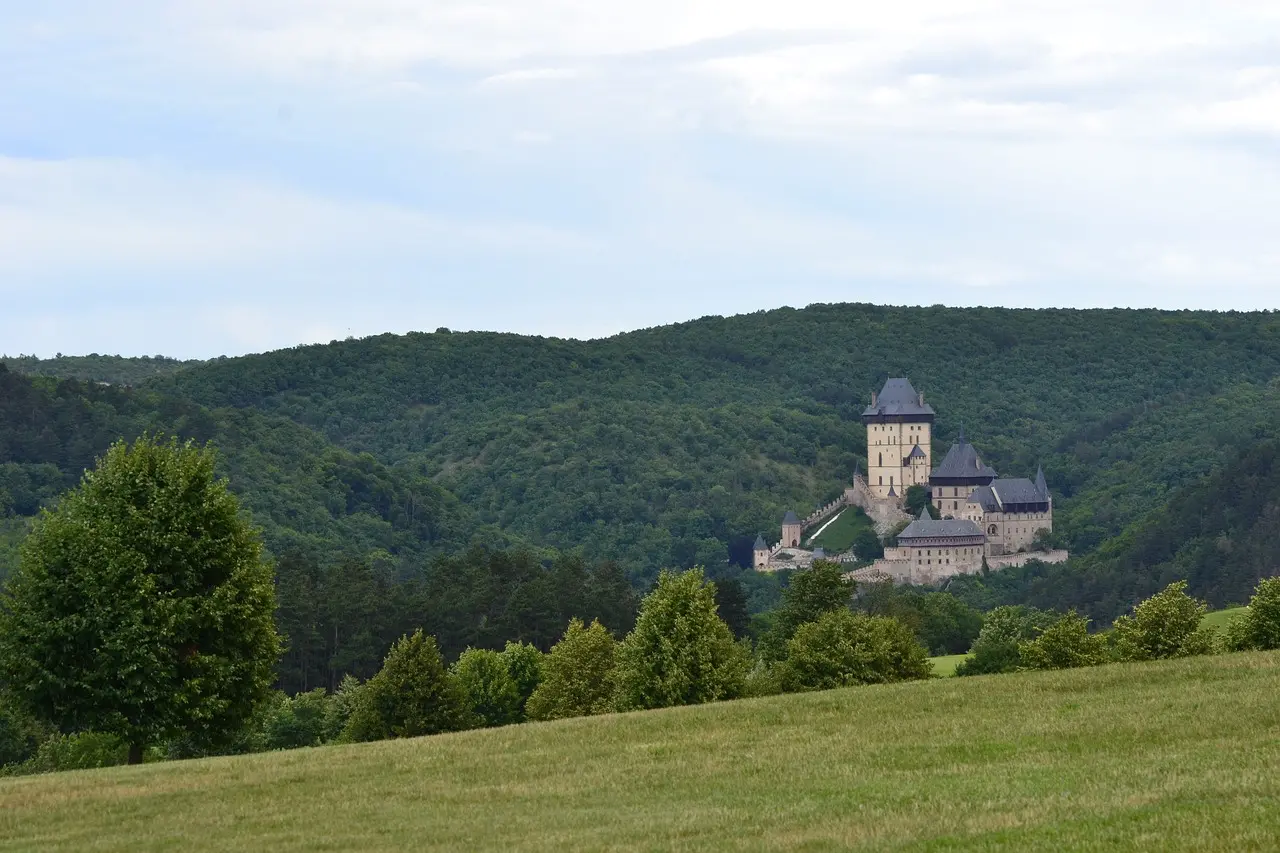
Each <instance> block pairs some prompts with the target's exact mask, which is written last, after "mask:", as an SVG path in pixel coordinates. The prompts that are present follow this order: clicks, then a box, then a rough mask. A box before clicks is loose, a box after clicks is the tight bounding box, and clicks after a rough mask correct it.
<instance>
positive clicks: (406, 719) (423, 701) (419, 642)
mask: <svg viewBox="0 0 1280 853" xmlns="http://www.w3.org/2000/svg"><path fill="white" fill-rule="evenodd" d="M358 695H359V701H358V702H356V703H355V708H354V709H353V711H352V713H351V717H350V719H349V720H347V725H346V727H345V728H344V729H343V733H342V739H343V740H346V741H370V740H385V739H387V738H402V737H418V736H420V735H431V734H437V733H439V732H452V731H458V730H459V729H463V728H466V726H467V722H468V719H467V710H466V701H465V698H464V696H463V694H462V691H461V690H460V689H459V687H458V685H457V683H456V682H455V681H454V679H453V678H452V677H451V676H450V674H449V673H448V671H446V670H445V667H444V661H443V660H441V658H440V650H439V648H437V646H436V639H435V637H432V636H428V635H424V634H423V633H422V631H421V630H419V631H415V632H414V633H413V635H412V636H408V637H401V638H400V639H399V640H398V641H397V642H396V644H395V645H394V646H392V647H391V651H390V652H388V653H387V658H386V660H385V661H384V662H383V664H382V669H380V670H378V674H377V675H375V676H374V677H373V678H370V679H369V681H368V682H367V683H366V684H365V685H364V686H363V687H362V688H361V689H360V691H359V692H358Z"/></svg>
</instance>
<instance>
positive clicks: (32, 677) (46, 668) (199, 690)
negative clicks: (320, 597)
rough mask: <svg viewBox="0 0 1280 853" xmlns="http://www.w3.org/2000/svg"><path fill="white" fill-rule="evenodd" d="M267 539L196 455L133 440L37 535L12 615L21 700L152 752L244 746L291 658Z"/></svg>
mask: <svg viewBox="0 0 1280 853" xmlns="http://www.w3.org/2000/svg"><path fill="white" fill-rule="evenodd" d="M260 551H261V546H260V544H259V541H258V538H257V533H256V531H254V530H253V529H252V528H251V527H250V526H249V525H248V524H246V523H245V521H244V519H243V518H241V516H240V514H239V507H238V505H237V502H236V500H235V498H234V497H233V496H232V495H231V494H230V493H229V492H228V491H227V488H226V484H225V483H224V482H223V481H220V480H218V479H217V478H216V477H215V475H214V454H213V452H212V451H211V450H208V449H199V448H196V447H195V446H193V445H192V444H190V443H188V444H185V445H180V444H178V443H177V442H176V441H170V442H161V441H158V440H152V439H149V438H142V439H139V440H138V441H137V442H135V443H134V444H133V445H132V446H128V445H125V444H124V443H123V442H118V443H116V444H115V445H113V446H112V447H111V449H110V450H109V451H108V452H107V454H106V456H104V457H103V458H102V460H101V462H100V464H99V465H98V467H97V468H96V469H95V470H94V471H91V472H89V473H86V474H85V476H84V479H83V481H82V483H81V485H80V486H79V487H78V488H76V489H74V490H73V491H71V492H70V493H68V494H67V495H66V496H65V497H64V498H63V499H62V501H61V502H60V503H59V504H58V506H57V508H56V509H55V510H52V511H50V512H47V513H45V514H44V515H43V516H41V518H40V519H39V520H38V521H37V522H36V525H35V528H34V530H33V531H32V533H31V535H30V536H29V537H28V539H27V541H26V543H25V545H24V548H23V557H22V564H21V566H20V568H19V570H18V572H17V573H16V574H15V575H14V576H13V577H12V578H10V580H9V583H8V584H7V586H6V589H5V593H4V599H3V608H2V609H0V662H2V663H3V671H4V672H5V673H6V680H7V681H8V686H9V689H10V690H11V691H12V694H13V696H14V698H15V700H17V701H20V702H23V703H24V704H26V705H27V706H28V707H30V708H31V710H32V712H33V713H35V714H36V715H37V716H39V717H41V718H43V719H47V720H49V721H50V722H52V723H53V724H55V725H57V726H59V727H60V728H62V729H63V730H64V731H83V730H91V731H98V732H103V733H109V734H114V735H117V736H118V737H120V738H122V739H123V740H125V741H126V742H127V743H129V744H130V745H131V747H132V748H133V750H134V756H133V757H134V759H135V760H137V759H139V758H140V753H141V748H142V747H144V746H146V745H147V744H150V743H154V742H157V741H160V740H163V739H166V738H171V737H178V736H182V737H185V738H187V739H189V740H191V741H192V742H196V743H204V744H209V745H216V744H219V743H225V742H227V741H229V740H231V739H233V738H234V737H236V736H237V735H238V734H239V732H240V730H241V729H242V728H243V726H244V725H245V723H246V722H247V721H248V720H249V718H250V717H251V716H252V715H253V712H254V709H255V707H256V706H257V704H258V703H259V702H261V701H262V699H263V698H265V696H266V694H267V690H268V687H269V686H270V683H271V681H272V679H273V677H274V676H273V669H274V666H275V662H276V659H277V657H278V656H279V639H278V637H277V635H276V632H275V627H274V625H273V623H272V611H273V609H274V606H275V595H274V590H273V588H272V584H271V573H270V569H269V567H268V566H266V564H265V563H263V561H262V559H261V554H260Z"/></svg>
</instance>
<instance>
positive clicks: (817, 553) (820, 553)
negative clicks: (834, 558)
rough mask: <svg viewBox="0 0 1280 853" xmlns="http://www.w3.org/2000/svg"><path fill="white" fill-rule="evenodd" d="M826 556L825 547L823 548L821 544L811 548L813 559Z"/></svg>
mask: <svg viewBox="0 0 1280 853" xmlns="http://www.w3.org/2000/svg"><path fill="white" fill-rule="evenodd" d="M826 556H827V549H826V548H823V547H822V546H821V545H819V546H818V547H817V548H814V549H813V559H815V560H821V559H823V558H825V557H826Z"/></svg>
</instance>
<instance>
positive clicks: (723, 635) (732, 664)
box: [616, 569, 751, 710]
mask: <svg viewBox="0 0 1280 853" xmlns="http://www.w3.org/2000/svg"><path fill="white" fill-rule="evenodd" d="M750 667H751V661H750V658H749V657H748V656H747V655H746V654H745V653H744V650H743V648H742V647H741V646H739V645H737V644H736V643H735V642H734V639H733V632H732V631H730V630H729V626H728V625H726V624H725V623H724V622H723V620H721V619H720V617H719V616H718V615H716V601H715V589H714V587H713V585H712V584H711V583H710V582H709V581H707V580H706V579H705V578H704V576H703V573H702V570H701V569H690V570H688V571H686V572H680V573H675V572H668V571H664V572H662V573H661V574H660V575H659V576H658V583H657V586H656V587H655V588H654V590H653V591H652V592H651V593H649V595H647V596H646V597H645V599H644V601H642V602H641V604H640V615H639V617H638V618H637V619H636V627H635V628H634V629H633V630H632V631H631V633H630V634H628V635H627V637H626V639H625V640H623V642H622V645H621V646H620V647H619V649H618V669H617V693H616V696H617V700H616V704H617V707H618V708H619V709H620V710H631V709H640V708H664V707H668V706H671V705H696V704H699V703H702V702H714V701H716V700H718V699H732V698H734V697H735V696H738V695H739V694H740V693H741V692H742V686H743V680H744V679H745V677H746V674H747V671H748V670H749V669H750Z"/></svg>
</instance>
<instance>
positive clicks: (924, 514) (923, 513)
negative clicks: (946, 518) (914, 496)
mask: <svg viewBox="0 0 1280 853" xmlns="http://www.w3.org/2000/svg"><path fill="white" fill-rule="evenodd" d="M920 520H921V521H933V516H932V515H929V508H928V507H927V506H926V507H921V508H920Z"/></svg>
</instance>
